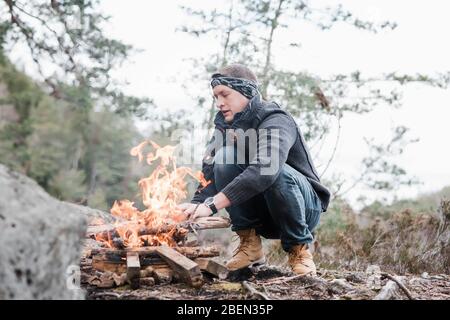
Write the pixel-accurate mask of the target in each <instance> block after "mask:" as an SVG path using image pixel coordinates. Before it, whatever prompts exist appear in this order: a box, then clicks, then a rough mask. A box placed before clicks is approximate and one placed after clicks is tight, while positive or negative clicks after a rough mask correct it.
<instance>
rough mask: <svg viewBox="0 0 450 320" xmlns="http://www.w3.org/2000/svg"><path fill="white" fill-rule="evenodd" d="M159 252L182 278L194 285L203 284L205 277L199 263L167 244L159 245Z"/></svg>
mask: <svg viewBox="0 0 450 320" xmlns="http://www.w3.org/2000/svg"><path fill="white" fill-rule="evenodd" d="M157 252H158V254H159V255H160V256H161V257H162V258H163V259H164V260H165V261H166V262H167V264H168V265H169V266H170V267H171V268H172V270H173V271H174V272H175V273H176V274H177V275H178V276H179V278H180V279H181V280H183V281H185V282H186V283H188V284H189V285H191V286H193V287H200V286H202V284H203V277H202V274H201V272H200V268H199V266H198V264H196V263H195V262H194V261H192V260H190V259H189V258H186V257H185V256H184V255H182V254H181V253H179V252H178V251H175V250H174V249H172V248H170V247H167V246H161V247H158V248H157Z"/></svg>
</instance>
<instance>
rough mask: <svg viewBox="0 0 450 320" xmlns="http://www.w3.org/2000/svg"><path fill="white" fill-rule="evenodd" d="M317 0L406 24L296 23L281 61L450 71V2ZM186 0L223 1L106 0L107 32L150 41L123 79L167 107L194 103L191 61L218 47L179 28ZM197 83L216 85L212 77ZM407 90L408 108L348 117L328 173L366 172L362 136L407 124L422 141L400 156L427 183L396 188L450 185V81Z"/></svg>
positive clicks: (278, 56) (372, 71) (309, 67)
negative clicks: (369, 28)
mask: <svg viewBox="0 0 450 320" xmlns="http://www.w3.org/2000/svg"><path fill="white" fill-rule="evenodd" d="M312 3H314V5H315V6H317V7H320V6H322V5H324V4H331V5H336V4H337V3H342V4H343V6H344V8H346V9H348V10H350V11H352V12H354V13H355V14H356V15H359V16H360V17H361V18H366V19H373V20H383V21H384V20H393V21H395V22H397V23H398V27H397V28H396V29H395V30H394V31H389V32H382V33H379V34H372V33H369V32H364V31H358V30H356V29H354V28H351V27H350V26H347V25H340V26H338V27H336V28H334V29H332V30H330V31H326V32H324V31H320V30H319V29H317V28H314V27H304V28H302V29H289V30H287V31H286V32H283V34H282V33H280V34H279V35H276V37H278V38H276V42H275V48H274V52H273V53H274V57H275V59H274V61H275V63H276V64H277V65H278V66H281V67H283V68H289V69H291V70H303V71H307V72H310V73H313V74H317V75H319V76H323V77H326V76H327V75H329V74H335V73H348V72H351V71H355V70H361V71H362V73H363V74H368V75H377V74H381V73H384V72H392V71H399V72H409V73H416V72H423V73H433V72H446V71H449V70H450V59H449V58H450V42H449V41H448V31H449V30H450V19H449V18H448V17H449V16H448V14H449V12H450V2H449V1H446V0H440V1H439V0H430V1H427V2H424V1H419V0H409V1H407V0H397V1H387V0H365V1H361V0H359V1H358V0H342V1H325V0H315V1H312ZM180 4H183V5H188V6H191V5H192V6H208V7H211V6H213V5H216V4H220V2H217V1H206V0H203V1H200V0H198V1H188V0H184V1H180V0H178V1H144V0H141V1H138V0H134V1H120V0H105V1H103V2H102V6H103V8H104V11H105V13H107V14H109V15H111V16H112V19H111V25H110V26H109V27H108V30H107V32H108V33H109V34H110V35H111V36H113V37H116V38H118V39H121V40H123V41H124V42H126V43H129V44H131V45H133V46H135V47H136V48H140V49H143V51H142V52H140V53H138V54H136V55H134V56H133V57H132V63H129V64H127V65H125V66H124V67H123V68H121V69H120V70H119V71H118V72H117V76H118V77H119V78H122V79H126V80H127V81H128V82H129V86H128V88H127V89H126V91H127V92H129V93H131V94H136V95H139V96H149V97H151V98H153V99H154V100H155V101H156V103H157V104H158V105H159V106H163V107H167V108H176V107H179V106H188V105H190V104H191V101H190V99H189V97H188V95H187V93H186V92H185V91H184V90H183V88H182V87H181V85H180V82H179V81H177V79H180V78H188V77H189V74H188V72H189V69H190V67H191V64H190V62H189V61H187V60H186V59H187V58H190V57H197V56H199V55H201V56H204V55H205V54H206V53H207V52H213V51H214V50H215V47H213V46H212V45H211V42H210V41H208V40H198V39H195V38H193V37H190V36H188V35H186V34H183V33H181V32H175V29H176V28H177V27H179V26H181V25H182V23H183V22H184V21H187V20H188V18H187V17H186V16H185V15H184V13H183V12H182V11H181V10H180V9H179V8H178V6H179V5H180ZM446 39H447V40H446ZM289 42H301V44H302V47H301V48H300V49H299V50H295V51H294V50H289V49H287V48H286V47H285V45H284V44H286V43H289ZM216 43H217V42H216ZM198 86H199V87H201V88H208V87H207V84H205V83H199V84H198ZM403 97H404V98H403V107H402V108H401V109H400V110H390V109H388V108H384V107H380V108H379V110H376V111H374V112H372V113H371V114H369V115H366V116H351V117H348V118H346V119H344V121H343V123H342V132H341V139H340V143H339V148H338V152H337V155H336V158H335V160H334V162H333V163H332V165H331V167H330V168H329V170H328V172H327V174H331V173H333V172H342V173H344V174H345V175H346V176H348V177H352V176H357V175H358V169H359V164H360V161H361V159H362V157H363V156H365V153H364V150H365V148H364V146H365V144H364V142H363V140H362V138H363V137H375V138H376V139H378V140H379V141H386V139H387V138H388V137H389V133H390V129H391V128H392V127H393V126H395V125H405V126H407V127H409V128H410V129H411V133H410V136H411V137H416V138H419V139H420V141H419V142H418V143H416V144H413V145H410V146H409V147H407V149H406V151H405V153H404V154H403V155H402V156H401V157H400V158H399V159H398V163H399V164H401V165H403V166H404V167H405V169H406V170H407V171H408V172H409V173H410V174H411V175H414V176H416V177H418V178H419V179H420V180H421V181H422V182H423V184H422V185H420V186H416V187H414V188H410V189H402V190H397V192H396V195H398V196H400V197H404V196H414V195H416V194H417V193H423V192H429V191H434V190H438V189H440V188H442V187H443V186H445V185H450V167H449V166H450V164H449V163H450V148H449V143H448V142H447V139H449V138H450V129H449V119H450V89H447V90H442V89H437V88H431V87H427V86H422V85H416V84H412V85H408V86H407V87H405V90H404V95H403ZM300 125H301V124H300ZM333 143H334V140H333V139H331V138H330V141H327V142H326V146H330V148H329V149H330V150H329V153H330V152H331V147H332V145H333ZM325 151H326V150H325ZM325 153H326V152H325ZM329 153H328V154H329ZM326 158H327V157H325V159H326ZM319 171H321V170H320V169H319ZM358 191H359V190H355V192H354V193H352V194H351V195H350V199H351V200H353V201H354V200H355V199H356V197H357V196H359V193H358ZM366 195H367V196H369V197H370V198H374V197H376V196H378V195H376V194H375V193H366ZM391 195H392V193H391Z"/></svg>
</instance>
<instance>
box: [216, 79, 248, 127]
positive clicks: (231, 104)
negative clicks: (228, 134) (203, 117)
mask: <svg viewBox="0 0 450 320" xmlns="http://www.w3.org/2000/svg"><path fill="white" fill-rule="evenodd" d="M213 94H214V100H215V102H216V106H217V108H219V110H220V112H222V114H223V116H224V118H225V121H226V122H231V121H233V119H234V115H235V114H236V113H238V112H241V111H242V110H244V108H245V107H246V106H247V104H248V102H249V99H247V98H246V97H245V96H243V95H242V94H240V93H239V92H237V91H236V90H233V89H231V88H229V87H227V86H224V85H222V84H219V85H217V86H215V87H214V89H213Z"/></svg>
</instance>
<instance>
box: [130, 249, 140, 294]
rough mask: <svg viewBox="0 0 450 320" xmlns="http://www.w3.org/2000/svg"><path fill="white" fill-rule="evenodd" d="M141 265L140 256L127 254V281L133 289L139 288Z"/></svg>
mask: <svg viewBox="0 0 450 320" xmlns="http://www.w3.org/2000/svg"><path fill="white" fill-rule="evenodd" d="M140 271H141V264H140V262H139V254H138V253H136V252H128V253H127V280H128V282H129V283H130V286H131V289H137V288H139V278H140Z"/></svg>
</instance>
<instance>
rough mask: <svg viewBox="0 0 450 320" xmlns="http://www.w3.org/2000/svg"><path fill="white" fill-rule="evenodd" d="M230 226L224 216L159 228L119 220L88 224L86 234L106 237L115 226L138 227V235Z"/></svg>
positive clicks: (203, 218) (228, 220)
mask: <svg viewBox="0 0 450 320" xmlns="http://www.w3.org/2000/svg"><path fill="white" fill-rule="evenodd" d="M229 226H230V219H228V218H225V217H202V218H198V219H196V220H195V221H184V222H181V223H179V224H165V225H163V226H161V227H159V228H145V227H140V228H139V225H138V224H137V223H136V222H130V221H126V222H120V223H118V224H116V225H114V224H104V225H96V226H88V228H87V232H86V235H87V236H88V237H95V235H100V236H105V238H107V237H108V232H111V231H114V230H115V229H116V228H117V227H119V228H120V227H125V228H126V227H129V228H131V229H133V228H136V227H138V228H139V235H148V234H158V233H166V232H169V231H171V230H173V229H174V228H179V229H189V230H206V229H220V228H228V227H229ZM109 235H110V236H111V235H112V236H113V237H111V239H113V238H115V237H114V235H116V236H118V234H114V233H112V234H109Z"/></svg>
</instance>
